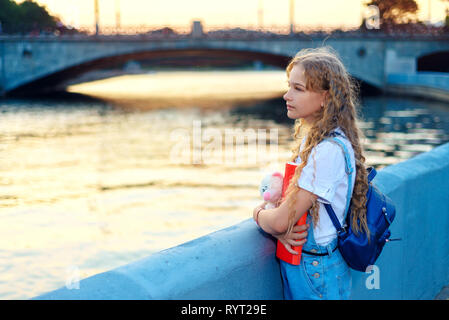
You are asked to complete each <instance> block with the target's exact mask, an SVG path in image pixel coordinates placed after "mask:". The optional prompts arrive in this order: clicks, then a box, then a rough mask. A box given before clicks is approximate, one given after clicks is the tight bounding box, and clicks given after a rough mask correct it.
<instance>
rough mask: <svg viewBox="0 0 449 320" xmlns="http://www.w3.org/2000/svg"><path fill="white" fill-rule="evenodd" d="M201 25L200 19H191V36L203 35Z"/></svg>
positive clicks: (199, 36)
mask: <svg viewBox="0 0 449 320" xmlns="http://www.w3.org/2000/svg"><path fill="white" fill-rule="evenodd" d="M203 34H204V32H203V25H202V23H201V21H193V24H192V37H193V38H201V37H202V36H203Z"/></svg>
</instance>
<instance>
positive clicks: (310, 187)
mask: <svg viewBox="0 0 449 320" xmlns="http://www.w3.org/2000/svg"><path fill="white" fill-rule="evenodd" d="M344 174H345V158H344V155H343V152H342V150H341V148H340V147H339V146H338V145H336V144H335V143H332V142H330V141H323V142H321V143H319V144H318V145H317V146H316V147H315V148H313V149H312V152H311V153H310V155H309V158H308V159H307V164H306V166H305V167H304V168H303V169H302V172H301V176H300V177H299V179H298V186H299V187H300V188H302V189H305V190H307V191H310V192H312V193H313V194H315V195H317V196H318V201H320V202H323V203H332V200H333V198H334V195H335V191H336V189H337V184H338V181H339V180H340V179H341V178H342V176H343V175H344Z"/></svg>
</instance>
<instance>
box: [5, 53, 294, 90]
mask: <svg viewBox="0 0 449 320" xmlns="http://www.w3.org/2000/svg"><path fill="white" fill-rule="evenodd" d="M208 58H214V59H235V60H240V61H242V62H252V61H260V62H262V63H263V64H266V65H270V66H274V67H279V68H281V69H284V68H285V67H286V66H287V64H288V62H289V61H290V59H291V57H289V56H285V55H281V54H273V53H264V52H259V51H251V50H245V49H243V50H231V49H214V48H186V49H162V50H161V49H156V50H143V51H137V52H132V53H121V54H117V55H110V56H105V57H101V58H97V59H92V60H89V61H85V62H82V63H79V64H77V65H71V66H68V67H66V68H63V69H60V70H58V71H56V72H53V73H51V74H47V75H44V76H42V77H40V78H37V79H34V80H33V81H31V82H28V83H25V84H22V85H20V86H18V87H17V88H15V89H13V90H11V91H10V92H9V93H10V94H17V93H24V92H26V93H33V92H45V91H51V90H52V89H53V88H55V87H60V86H61V84H64V83H65V82H67V81H68V80H71V79H73V78H76V77H78V76H80V75H82V74H84V73H86V72H89V71H93V70H98V69H105V68H109V67H113V66H117V65H121V64H124V63H126V62H127V61H142V60H145V61H154V62H155V64H157V62H158V61H161V60H165V61H166V62H167V61H168V62H170V61H172V62H175V61H180V60H183V59H208Z"/></svg>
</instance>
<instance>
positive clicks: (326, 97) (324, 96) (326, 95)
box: [321, 90, 329, 108]
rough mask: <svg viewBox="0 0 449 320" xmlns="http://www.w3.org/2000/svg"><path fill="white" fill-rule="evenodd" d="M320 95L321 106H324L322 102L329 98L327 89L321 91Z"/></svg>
mask: <svg viewBox="0 0 449 320" xmlns="http://www.w3.org/2000/svg"><path fill="white" fill-rule="evenodd" d="M321 97H322V99H321V108H324V104H325V102H326V100H327V99H328V98H329V91H328V90H325V91H323V92H322V94H321Z"/></svg>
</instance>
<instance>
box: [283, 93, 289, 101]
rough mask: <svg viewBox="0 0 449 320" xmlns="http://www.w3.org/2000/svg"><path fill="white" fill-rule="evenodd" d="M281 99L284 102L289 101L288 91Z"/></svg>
mask: <svg viewBox="0 0 449 320" xmlns="http://www.w3.org/2000/svg"><path fill="white" fill-rule="evenodd" d="M282 98H284V100H286V101H287V100H288V99H289V96H288V91H287V92H286V93H285V94H284V95H283V96H282Z"/></svg>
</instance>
